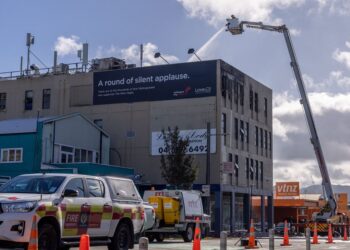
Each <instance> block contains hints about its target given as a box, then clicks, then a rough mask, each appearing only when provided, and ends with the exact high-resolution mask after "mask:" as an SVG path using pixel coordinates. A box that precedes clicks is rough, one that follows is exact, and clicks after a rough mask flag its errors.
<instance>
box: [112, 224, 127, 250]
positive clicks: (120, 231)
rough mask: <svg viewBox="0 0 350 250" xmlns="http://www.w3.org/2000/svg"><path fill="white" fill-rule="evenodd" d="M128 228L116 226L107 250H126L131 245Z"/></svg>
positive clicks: (124, 225) (125, 225) (122, 225)
mask: <svg viewBox="0 0 350 250" xmlns="http://www.w3.org/2000/svg"><path fill="white" fill-rule="evenodd" d="M131 233H132V232H130V228H129V226H128V225H127V224H125V223H122V224H121V225H119V226H118V228H117V230H116V231H115V233H114V236H113V238H112V243H111V244H110V245H109V246H108V249H109V250H128V249H129V246H130V243H131Z"/></svg>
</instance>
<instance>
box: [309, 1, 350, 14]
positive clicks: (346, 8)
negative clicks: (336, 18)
mask: <svg viewBox="0 0 350 250" xmlns="http://www.w3.org/2000/svg"><path fill="white" fill-rule="evenodd" d="M317 5H318V6H317V12H318V13H320V12H322V11H323V10H328V12H329V13H330V14H335V15H341V16H345V15H348V14H350V1H349V0H317ZM314 11H315V10H314V9H312V10H311V12H314Z"/></svg>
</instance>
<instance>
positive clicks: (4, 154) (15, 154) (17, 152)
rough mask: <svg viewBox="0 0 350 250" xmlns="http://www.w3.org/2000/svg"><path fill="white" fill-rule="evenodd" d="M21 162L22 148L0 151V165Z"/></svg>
mask: <svg viewBox="0 0 350 250" xmlns="http://www.w3.org/2000/svg"><path fill="white" fill-rule="evenodd" d="M22 161H23V148H3V149H1V158H0V162H1V163H18V162H22Z"/></svg>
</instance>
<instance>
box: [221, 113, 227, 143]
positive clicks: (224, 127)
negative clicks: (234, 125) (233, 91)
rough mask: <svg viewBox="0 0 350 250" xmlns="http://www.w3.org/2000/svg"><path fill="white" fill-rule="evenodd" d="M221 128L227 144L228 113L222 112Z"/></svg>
mask: <svg viewBox="0 0 350 250" xmlns="http://www.w3.org/2000/svg"><path fill="white" fill-rule="evenodd" d="M221 130H222V133H223V135H224V145H226V131H227V130H226V114H225V113H222V114H221Z"/></svg>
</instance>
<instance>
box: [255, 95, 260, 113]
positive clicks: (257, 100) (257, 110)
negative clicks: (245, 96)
mask: <svg viewBox="0 0 350 250" xmlns="http://www.w3.org/2000/svg"><path fill="white" fill-rule="evenodd" d="M254 110H255V112H259V96H258V93H256V92H255V93H254Z"/></svg>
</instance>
